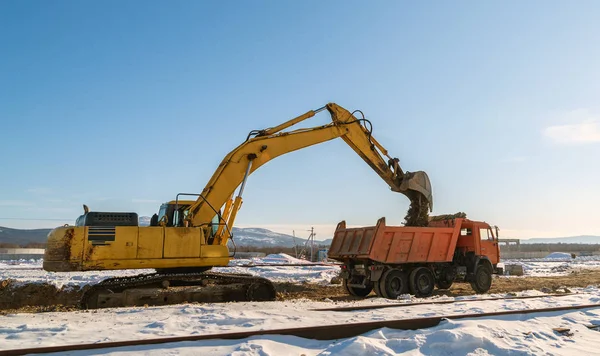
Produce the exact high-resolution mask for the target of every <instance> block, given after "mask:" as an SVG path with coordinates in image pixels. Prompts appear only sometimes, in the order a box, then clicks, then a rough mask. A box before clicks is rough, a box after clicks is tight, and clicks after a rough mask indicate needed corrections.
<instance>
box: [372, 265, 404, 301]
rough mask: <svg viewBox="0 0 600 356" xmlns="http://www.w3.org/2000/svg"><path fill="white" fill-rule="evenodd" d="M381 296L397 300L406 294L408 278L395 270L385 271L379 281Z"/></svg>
mask: <svg viewBox="0 0 600 356" xmlns="http://www.w3.org/2000/svg"><path fill="white" fill-rule="evenodd" d="M379 288H380V289H381V294H382V296H383V297H384V298H387V299H397V298H398V296H400V295H402V294H406V293H408V276H407V275H406V273H404V272H402V271H401V270H399V269H397V268H392V269H390V270H388V271H386V272H385V273H384V274H383V276H381V278H380V279H379Z"/></svg>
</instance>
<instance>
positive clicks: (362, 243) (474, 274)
mask: <svg viewBox="0 0 600 356" xmlns="http://www.w3.org/2000/svg"><path fill="white" fill-rule="evenodd" d="M327 257H328V258H331V259H334V260H337V261H341V262H343V265H342V273H341V276H342V278H343V283H344V287H345V289H346V291H348V293H349V294H351V295H354V296H359V297H366V296H367V295H368V294H369V293H371V291H372V290H375V293H376V294H377V295H378V296H380V297H383V298H391V299H396V298H397V297H398V296H399V295H402V294H407V293H410V294H413V295H415V296H418V297H426V296H430V295H431V294H432V293H433V290H434V288H435V287H436V286H437V287H438V288H439V289H448V288H450V286H451V285H452V283H453V282H455V281H457V282H468V283H470V284H471V287H472V288H473V289H474V290H475V291H476V292H477V293H485V292H487V291H488V290H489V289H490V287H491V285H492V274H494V273H497V274H502V270H501V269H500V268H498V267H497V265H498V262H499V260H500V249H499V247H498V228H497V227H495V228H494V229H492V227H491V226H490V225H489V224H488V223H486V222H481V221H473V220H468V219H466V218H453V219H443V220H437V221H430V222H429V225H428V226H427V227H412V226H386V225H385V218H381V219H379V220H378V221H377V225H375V226H367V227H360V228H347V227H346V222H345V221H342V222H340V223H339V224H338V226H337V228H336V230H335V233H334V236H333V241H332V242H331V247H330V248H329V251H328V253H327Z"/></svg>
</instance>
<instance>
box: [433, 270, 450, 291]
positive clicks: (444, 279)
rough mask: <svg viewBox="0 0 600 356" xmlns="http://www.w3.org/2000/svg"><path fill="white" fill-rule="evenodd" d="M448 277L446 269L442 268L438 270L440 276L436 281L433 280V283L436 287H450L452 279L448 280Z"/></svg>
mask: <svg viewBox="0 0 600 356" xmlns="http://www.w3.org/2000/svg"><path fill="white" fill-rule="evenodd" d="M448 277H449V276H448V271H447V270H442V271H441V272H440V277H439V278H438V280H437V281H435V285H436V286H437V287H438V289H449V288H450V287H452V283H454V280H449V278H448Z"/></svg>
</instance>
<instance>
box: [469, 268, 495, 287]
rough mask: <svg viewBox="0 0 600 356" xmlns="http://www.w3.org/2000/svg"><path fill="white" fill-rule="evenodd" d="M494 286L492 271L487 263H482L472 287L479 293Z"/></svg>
mask: <svg viewBox="0 0 600 356" xmlns="http://www.w3.org/2000/svg"><path fill="white" fill-rule="evenodd" d="M491 286H492V271H491V270H490V268H489V267H488V266H486V265H480V266H479V267H477V272H475V280H473V281H471V288H473V290H474V291H475V292H477V293H485V292H487V291H488V290H490V287H491Z"/></svg>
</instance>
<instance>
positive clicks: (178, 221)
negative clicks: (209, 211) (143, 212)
mask: <svg viewBox="0 0 600 356" xmlns="http://www.w3.org/2000/svg"><path fill="white" fill-rule="evenodd" d="M193 203H194V201H193V200H179V201H176V200H171V201H170V202H167V203H163V204H161V206H160V209H159V211H158V214H154V216H152V218H151V219H150V226H162V225H163V224H164V226H167V227H185V226H186V225H185V220H186V218H187V217H188V215H189V212H190V206H191V205H192V204H193ZM219 223H220V219H219V215H215V216H214V218H213V219H212V221H211V224H210V225H211V235H210V237H213V236H214V235H216V233H217V231H218V229H219Z"/></svg>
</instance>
